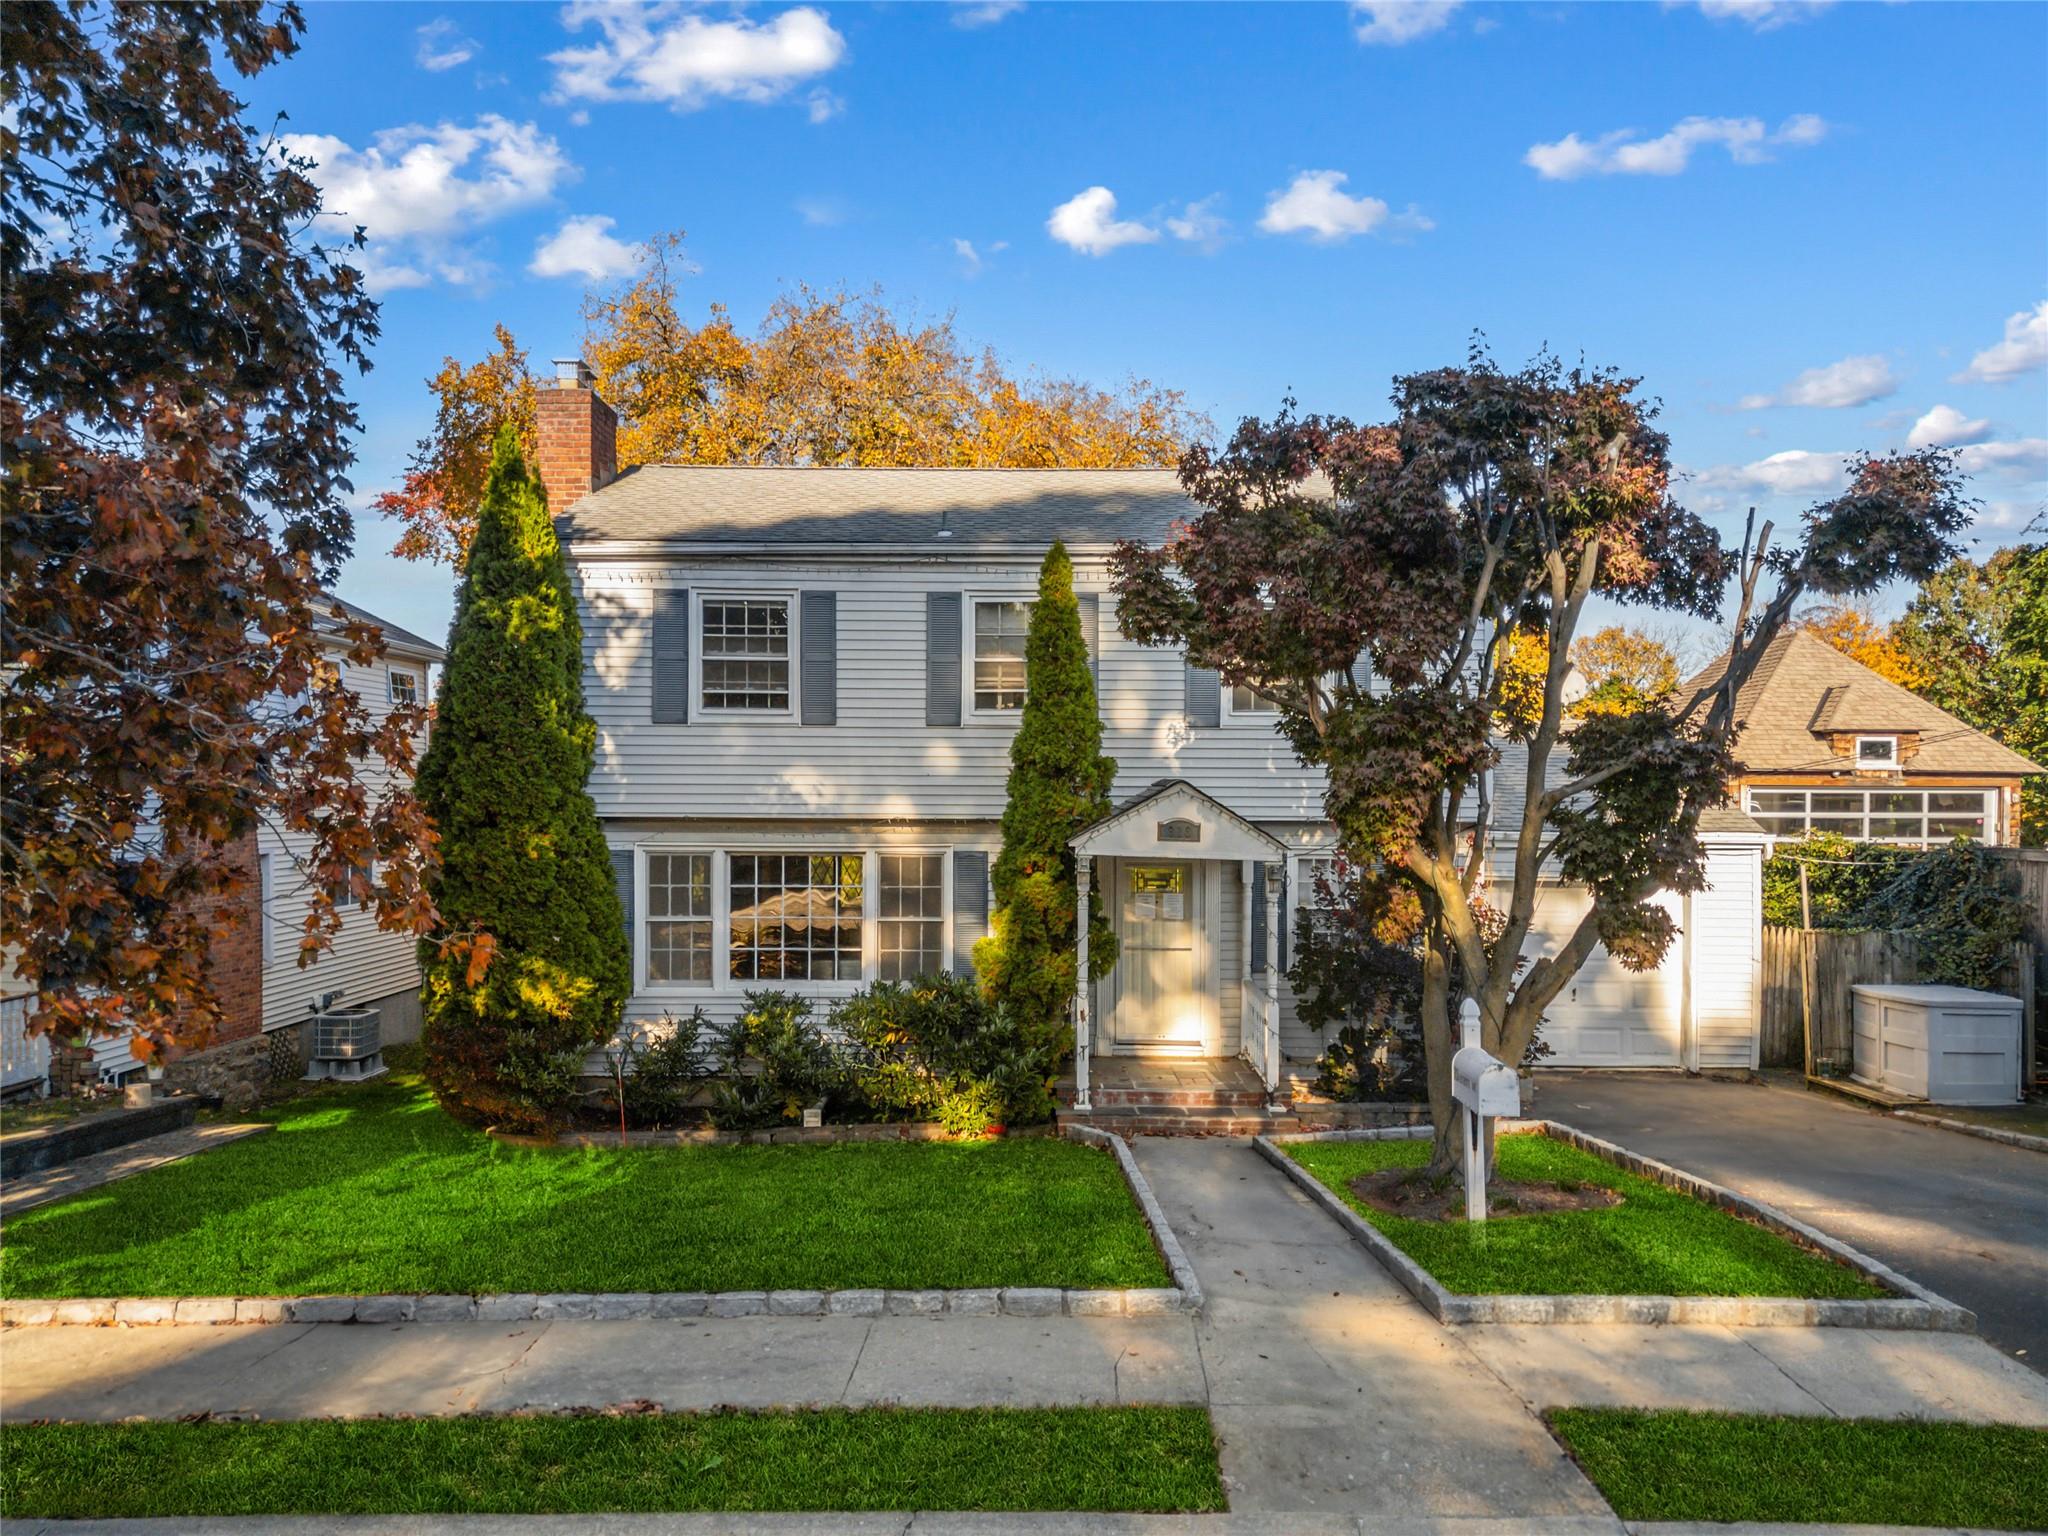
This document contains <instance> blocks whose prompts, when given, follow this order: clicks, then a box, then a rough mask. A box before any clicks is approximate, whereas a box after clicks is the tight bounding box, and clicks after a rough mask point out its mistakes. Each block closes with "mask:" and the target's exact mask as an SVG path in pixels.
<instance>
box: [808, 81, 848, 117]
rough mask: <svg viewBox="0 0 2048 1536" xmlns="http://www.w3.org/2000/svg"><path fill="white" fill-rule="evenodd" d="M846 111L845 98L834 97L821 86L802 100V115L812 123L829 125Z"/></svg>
mask: <svg viewBox="0 0 2048 1536" xmlns="http://www.w3.org/2000/svg"><path fill="white" fill-rule="evenodd" d="M845 110H846V98H845V97H843V96H835V95H833V94H832V93H831V92H830V91H828V90H826V89H825V88H824V87H823V86H820V87H818V89H817V90H815V91H813V92H811V94H810V95H809V96H807V97H805V98H804V113H805V115H806V116H807V117H809V118H810V120H811V121H812V122H814V123H829V122H831V121H832V119H833V118H835V117H837V116H838V115H839V114H840V113H842V112H844V111H845Z"/></svg>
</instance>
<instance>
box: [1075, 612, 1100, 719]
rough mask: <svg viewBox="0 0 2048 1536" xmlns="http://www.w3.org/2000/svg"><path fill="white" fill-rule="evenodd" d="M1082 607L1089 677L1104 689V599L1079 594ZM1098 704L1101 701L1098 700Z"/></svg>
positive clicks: (1083, 638) (1083, 640)
mask: <svg viewBox="0 0 2048 1536" xmlns="http://www.w3.org/2000/svg"><path fill="white" fill-rule="evenodd" d="M1074 600H1075V601H1076V602H1077V603H1079V604H1080V605H1081V643H1082V644H1083V645H1085V646H1087V647H1088V675H1089V676H1090V677H1092V678H1094V679H1095V686H1096V687H1097V688H1098V689H1100V688H1101V687H1102V598H1101V596H1100V594H1098V593H1094V592H1082V593H1079V594H1078V595H1077V596H1076V597H1075V599H1074ZM1097 702H1098V703H1099V702H1100V700H1099V699H1098V701H1097Z"/></svg>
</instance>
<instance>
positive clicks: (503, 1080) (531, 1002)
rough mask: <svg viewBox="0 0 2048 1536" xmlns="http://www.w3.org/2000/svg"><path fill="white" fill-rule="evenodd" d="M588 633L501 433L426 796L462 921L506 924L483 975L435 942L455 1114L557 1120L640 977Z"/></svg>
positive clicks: (433, 1044)
mask: <svg viewBox="0 0 2048 1536" xmlns="http://www.w3.org/2000/svg"><path fill="white" fill-rule="evenodd" d="M596 742H597V727H596V725H595V724H594V723H593V722H592V721H591V719H590V717H589V716H588V715H586V714H585V713H584V712H583V629H582V625H581V623H580V622H579V621H578V619H577V616H576V601H575V598H574V596H573V595H572V594H571V592H570V590H569V573H568V569H567V567H566V566H565V564H564V563H563V560H562V547H561V545H560V544H559V543H558V542H557V541H556V538H555V531H554V527H553V525H552V524H551V523H550V522H549V520H548V509H547V497H546V495H545V493H544V492H543V491H542V489H541V486H540V482H539V481H538V480H536V479H535V478H534V477H533V475H532V474H531V473H529V472H528V470H527V467H526V461H525V459H524V458H523V457H522V456H521V454H520V451H519V442H518V439H517V437H515V436H514V435H513V433H512V431H511V429H509V428H507V429H505V430H504V431H501V432H500V433H499V434H498V441H497V446H496V450H495V453H494V455H493V457H492V462H491V474H490V480H489V483H488V485H487V487H486V489H485V492H484V501H483V507H482V510H481V511H480V513H479V515H478V519H477V528H476V536H475V539H474V542H472V543H471V545H470V548H469V558H468V563H467V564H466V565H465V566H464V568H463V575H462V589H461V592H460V594H459V596H458V598H457V600H456V608H455V625H454V628H453V630H452V631H451V633H450V636H449V642H448V662H447V665H446V667H445V668H444V669H443V671H442V674H441V686H440V692H439V695H438V699H437V703H436V716H435V723H434V735H433V740H432V743H431V744H430V745H429V746H428V748H427V751H426V753H425V755H424V757H423V758H422V759H421V762H420V771H419V779H418V793H419V798H420V800H421V802H422V804H424V805H425V807H426V809H427V812H428V814H429V815H431V816H432V817H433V819H434V822H435V825H436V826H437V827H438V828H439V829H440V834H441V869H440V875H439V878H438V881H437V883H436V885H435V886H434V899H435V902H436V904H437V905H438V907H439V909H440V913H441V921H442V923H443V925H444V928H445V930H446V931H448V932H455V933H463V932H471V931H474V932H479V933H487V934H489V935H491V938H492V940H493V948H492V954H491V960H490V964H489V965H488V967H487V968H486V969H485V970H484V972H483V974H482V975H481V976H480V977H475V978H472V977H471V976H470V975H469V974H468V969H469V968H468V964H467V962H466V961H464V960H462V959H459V958H454V957H450V956H447V955H444V954H443V953H442V952H441V950H440V949H439V948H437V947H436V946H435V944H434V943H433V942H432V941H431V940H430V941H428V942H427V943H425V944H423V945H422V946H421V965H422V970H423V972H424V974H423V977H422V983H421V989H420V990H421V999H422V1003H423V1007H424V1012H425V1031H424V1040H425V1045H426V1057H427V1066H426V1071H427V1080H428V1081H429V1082H430V1083H431V1084H432V1085H433V1088H434V1092H435V1094H436V1096H437V1097H439V1099H440V1101H441V1103H442V1105H443V1107H444V1108H446V1109H447V1110H448V1111H449V1112H450V1113H451V1114H453V1115H455V1116H456V1117H457V1118H459V1119H462V1120H466V1121H469V1122H472V1123H476V1124H495V1125H502V1126H506V1127H511V1128H518V1129H522V1130H542V1131H545V1130H551V1129H555V1128H557V1127H559V1126H560V1125H561V1124H562V1122H563V1121H564V1120H565V1119H566V1118H567V1115H568V1111H569V1106H570V1104H571V1103H572V1101H573V1096H574V1093H575V1086H576V1076H577V1073H578V1072H579V1070H580V1069H581V1063H582V1059H583V1055H584V1053H585V1052H586V1051H587V1050H588V1049H589V1048H590V1047H591V1046H593V1045H596V1044H598V1043H599V1042H601V1041H603V1040H605V1039H607V1038H609V1037H610V1035H611V1033H612V1031H613V1030H614V1029H615V1028H616V1026H617V1024H618V1019H619V1015H620V1010H621V1009H622V1007H623V1006H624V1003H625V999H626V994H627V992H628V991H629V990H630V989H631V986H632V967H631V964H630V961H629V957H628V951H627V948H626V940H625V931H624V920H623V915H622V914H621V912H620V910H619V899H618V893H617V892H616V890H615V889H614V888H613V885H612V871H611V863H610V859H609V855H608V854H607V853H606V850H605V843H604V834H603V832H602V831H601V829H600V828H599V826H598V820H597V811H596V808H595V807H594V806H593V805H592V804H591V802H590V796H589V794H588V793H587V792H586V791H585V789H584V781H585V779H587V778H588V777H589V774H590V766H591V761H592V758H593V755H594V753H595V749H596Z"/></svg>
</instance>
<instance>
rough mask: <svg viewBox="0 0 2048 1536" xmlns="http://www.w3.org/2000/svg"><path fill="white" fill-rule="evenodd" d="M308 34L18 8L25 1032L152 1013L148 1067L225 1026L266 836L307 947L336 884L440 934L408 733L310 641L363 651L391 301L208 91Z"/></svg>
mask: <svg viewBox="0 0 2048 1536" xmlns="http://www.w3.org/2000/svg"><path fill="white" fill-rule="evenodd" d="M303 27H304V21H303V17H302V16H301V14H300V12H299V9H298V7H297V6H296V5H293V4H285V5H281V6H276V7H271V6H265V5H258V4H221V5H207V6H134V5H111V4H105V3H82V4H76V5H65V6H57V5H48V4H38V3H33V0H18V3H15V4H11V5H8V6H6V7H4V8H0V87H4V99H5V101H6V103H7V115H6V117H5V119H4V121H0V279H4V280H0V329H4V332H5V334H6V337H7V347H6V357H5V362H4V374H0V376H4V380H5V384H4V398H0V441H4V442H5V444H6V463H5V474H4V478H0V513H4V519H0V521H4V545H0V573H4V574H0V581H4V600H5V607H6V614H7V623H6V626H5V634H4V639H0V678H4V681H0V725H4V739H5V743H6V745H5V756H4V767H5V786H4V791H0V914H4V926H5V937H6V943H7V945H8V950H9V956H8V957H9V959H10V960H11V961H12V962H13V965H14V970H15V975H16V976H17V977H18V978H20V979H22V980H24V981H27V982H29V983H31V984H33V985H34V986H35V988H36V1004H35V1008H34V1011H33V1013H32V1015H31V1019H30V1025H31V1027H32V1028H34V1029H36V1030H39V1031H50V1032H54V1033H58V1034H60V1035H62V1036H64V1037H66V1038H73V1037H76V1036H79V1035H81V1034H83V1033H86V1032H89V1031H111V1030H115V1029H120V1028H125V1027H127V1026H129V1025H133V1026H134V1027H135V1028H136V1029H137V1030H138V1031H139V1034H138V1037H137V1040H138V1043H137V1048H138V1051H139V1052H140V1053H142V1054H145V1055H146V1054H149V1053H151V1052H153V1051H154V1050H155V1049H156V1048H157V1047H159V1046H161V1045H162V1044H164V1043H166V1042H169V1041H173V1040H175V1041H177V1042H180V1043H186V1044H203V1043H204V1042H205V1040H206V1039H207V1037H208V1036H209V1034H210V1033H211V1031H212V1029H213V1027H214V1025H215V1024H216V1023H217V1021H218V1019H219V1014H220V1010H219V1006H218V1003H217V1002H216V1000H215V997H214V995H213V985H212V972H211V964H210V957H211V954H212V942H211V941H212V938H213V936H214V935H213V929H214V928H215V927H216V926H217V924H218V922H219V918H218V916H217V910H218V909H219V908H220V906H221V905H222V903H223V902H226V903H229V904H232V905H235V906H237V907H245V906H246V905H247V904H246V903H244V902H242V901H240V900H239V898H243V897H246V896H247V895H248V894H249V893H248V890H247V886H248V877H247V876H246V875H245V874H242V873H238V872H237V869H236V868H235V866H234V865H232V864H231V863H230V861H229V860H228V859H227V858H226V857H225V854H226V852H227V850H228V849H229V847H230V846H231V845H232V844H233V843H234V842H236V841H237V840H238V839H240V838H241V837H243V836H245V835H247V834H248V833H249V832H250V831H251V830H252V829H253V828H254V827H256V826H257V825H258V823H259V822H265V823H268V824H270V825H272V826H274V827H277V828H280V829H283V830H288V831H291V832H295V833H299V834H304V836H305V844H304V846H305V847H306V848H307V850H308V851H307V852H306V853H305V854H304V855H303V860H304V865H305V870H304V873H305V875H306V877H307V884H308V886H309V888H310V890H311V892H312V903H311V906H312V910H311V914H310V915H309V917H308V918H307V925H306V930H305V932H304V934H303V935H302V938H301V948H302V953H303V954H311V953H314V952H317V951H318V950H319V949H321V948H322V947H324V946H325V945H326V944H328V943H329V942H330V941H331V938H332V935H333V934H334V933H335V932H336V930H337V929H338V928H339V925H340V914H339V912H338V910H337V900H336V892H342V893H345V894H343V895H342V896H341V897H340V900H341V901H343V902H346V903H352V904H356V905H360V906H368V907H371V908H374V909H375V911H376V913H377V917H378V920H379V922H380V923H382V924H383V925H384V926H386V927H390V928H400V929H422V928H424V927H425V926H426V925H427V923H428V920H429V919H430V918H431V916H432V909H431V904H430V903H429V902H428V900H427V898H426V896H425V894H424V887H423V884H422V874H423V871H424V870H425V868H426V867H427V866H428V864H429V863H430V862H431V859H432V857H433V851H434V834H433V830H432V828H431V827H430V826H429V825H428V824H427V822H426V821H425V819H424V817H423V816H422V815H421V813H420V810H419V807H418V805H417V803H416V802H415V801H414V800H413V799H412V797H411V796H410V795H409V794H407V793H406V792H404V790H403V789H402V788H401V787H392V788H388V789H387V788H380V787H378V786H380V785H386V784H390V785H399V786H402V784H403V782H404V776H405V774H406V772H407V771H408V770H409V769H410V767H411V764H412V753H413V737H414V731H415V729H416V728H417V727H418V726H419V725H420V724H421V718H420V716H419V714H418V712H416V711H410V710H395V711H393V712H392V713H391V715H390V716H389V717H388V718H386V719H384V720H383V721H381V722H379V721H373V720H372V719H371V718H370V716H369V715H368V713H367V712H366V711H365V709H364V707H363V705H362V703H361V701H360V700H358V699H357V698H356V697H355V696H354V695H353V694H351V693H350V692H349V691H348V690H347V689H346V688H345V687H344V686H343V684H342V680H341V677H340V674H339V672H338V669H337V667H336V664H335V662H334V660H333V659H332V653H331V649H330V646H329V642H328V641H326V640H325V639H323V637H322V635H321V633H320V629H321V626H322V625H323V624H328V623H332V624H333V625H335V626H336V627H338V628H339V629H341V630H342V631H343V632H344V633H345V636H346V640H347V643H348V645H349V647H350V648H351V652H352V655H353V656H354V657H355V658H356V659H357V660H359V661H368V660H369V659H371V657H372V656H373V654H374V652H375V646H376V636H375V633H374V631H373V630H371V629H369V628H366V627H364V626H362V625H359V624H349V623H347V621H346V616H345V615H344V614H342V613H340V612H338V611H336V610H335V609H334V605H333V604H332V603H331V602H330V601H328V600H326V599H324V598H323V597H322V595H321V589H322V584H323V583H324V582H327V581H330V580H331V579H332V578H333V576H334V575H335V573H336V570H337V568H338V566H339V565H340V563H341V561H342V560H343V558H344V557H346V555H347V554H348V552H349V545H350V534H351V523H350V517H349V513H348V508H347V500H346V497H347V493H348V491H349V483H348V480H347V479H346V471H347V467H348V463H349V456H350V439H351V438H352V436H353V435H354V433H355V431H356V429H357V418H356V413H355V410H354V407H353V406H351V405H350V403H349V401H348V398H347V396H346V394H345V392H344V388H343V381H342V377H341V374H340V372H339V371H338V366H337V365H348V366H353V367H355V368H357V369H359V370H360V369H364V368H367V367H368V365H369V363H368V348H369V346H370V344H371V343H372V341H374V339H375V338H376V335H377V308H376V305H375V304H374V303H372V302H371V300H370V299H369V298H368V296H367V295H366V294H365V292H364V290H363V279H362V276H361V274H360V273H359V272H357V271H356V270H355V269H354V268H352V267H350V266H349V265H347V264H346V261H345V260H344V259H342V253H339V252H335V251H329V250H326V249H323V248H322V247H320V246H319V245H317V244H313V243H310V242H308V241H307V240H306V239H305V237H304V232H305V231H306V230H307V229H308V228H310V227H312V226H313V223H314V220H315V218H316V216H317V215H318V214H319V212H320V193H319V190H318V189H317V188H316V187H315V186H314V184H313V183H312V181H311V180H309V179H308V177H307V175H306V170H307V166H306V164H305V163H304V162H303V161H299V160H294V159H292V158H290V157H288V156H286V155H285V154H283V153H282V152H281V151H280V150H279V149H278V147H277V146H276V144H275V143H274V142H272V141H270V140H268V139H266V138H265V136H264V134H263V133H262V132H261V131H260V130H257V129H253V128H251V127H250V126H249V125H248V124H246V123H245V122H244V121H243V119H242V105H241V103H240V101H238V100H237V98H236V94H235V91H234V89H233V88H232V87H231V85H230V84H229V83H228V82H226V81H224V80H222V79H221V78H220V76H219V75H218V74H217V73H216V71H217V70H225V69H228V68H232V69H233V70H234V71H235V72H236V73H238V74H240V75H242V76H245V77H246V76H250V75H254V74H256V73H257V72H259V71H261V70H262V69H264V68H266V67H268V66H269V65H271V64H273V63H275V62H277V61H278V60H280V59H283V58H286V57H288V56H290V55H291V54H292V53H293V52H294V51H296V49H297V46H298V39H299V35H300V33H301V31H302V30H303ZM386 770H388V772H387V771H386ZM373 866H374V868H375V869H376V875H375V878H374V879H373V878H372V877H371V875H370V873H369V871H370V870H371V869H372V867H373ZM210 910H211V911H213V912H214V913H215V914H216V915H209V912H210Z"/></svg>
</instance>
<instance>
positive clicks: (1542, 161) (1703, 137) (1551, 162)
mask: <svg viewBox="0 0 2048 1536" xmlns="http://www.w3.org/2000/svg"><path fill="white" fill-rule="evenodd" d="M1827 131H1828V125H1827V123H1826V122H1825V121H1824V120H1822V119H1821V118H1819V117H1816V116H1815V115H1814V114H1812V113H1811V112H1802V113H1799V114H1798V115H1797V116H1794V117H1788V118H1786V119H1785V121H1784V122H1782V123H1780V124H1779V125H1778V127H1777V130H1776V131H1775V132H1772V131H1770V130H1768V129H1766V128H1765V126H1764V123H1763V119H1761V118H1756V117H1688V118H1686V119H1684V120H1683V121H1682V122H1680V123H1679V124H1678V125H1677V126H1676V127H1674V128H1672V129H1671V131H1670V132H1669V133H1664V134H1660V135H1658V136H1657V137H1656V138H1654V139H1645V138H1641V137H1639V136H1638V130H1636V129H1634V128H1618V129H1616V130H1615V131H1614V132H1613V133H1604V134H1602V135H1601V136H1600V137H1599V138H1597V139H1593V140H1591V141H1590V142H1589V141H1587V140H1585V139H1582V138H1580V137H1579V136H1578V135H1577V134H1576V133H1568V134H1566V135H1565V136H1564V137H1563V138H1561V139H1559V140H1558V141H1557V142H1556V143H1554V144H1532V145H1530V146H1529V150H1528V152H1527V153H1526V154H1524V155H1523V156H1522V163H1523V164H1524V165H1527V166H1530V167H1532V168H1533V169H1534V170H1535V172H1536V174H1537V175H1539V176H1541V177H1542V178H1543V179H1544V180H1545V181H1576V180H1577V179H1578V178H1579V177H1581V176H1596V175H1597V176H1676V175H1677V174H1678V173H1679V172H1680V171H1683V170H1684V169H1685V168H1686V166H1687V165H1688V164H1690V163H1691V160H1692V155H1693V151H1694V150H1696V149H1700V148H1703V147H1705V146H1707V145H1711V144H1719V145H1720V146H1722V147H1723V148H1724V149H1726V150H1727V151H1728V157H1729V158H1730V159H1731V160H1733V161H1734V162H1735V163H1736V164H1737V165H1759V164H1762V163H1763V162H1765V161H1767V160H1769V159H1770V158H1771V151H1772V150H1773V149H1778V148H1784V147H1793V148H1801V147H1804V146H1807V145H1811V144H1818V143H1819V142H1820V141H1821V140H1822V139H1823V138H1825V137H1827Z"/></svg>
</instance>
